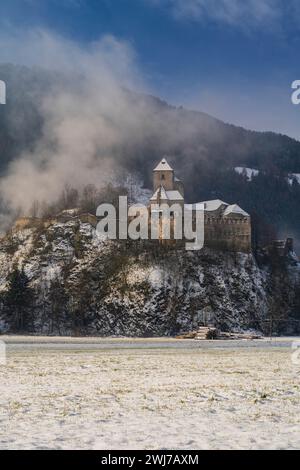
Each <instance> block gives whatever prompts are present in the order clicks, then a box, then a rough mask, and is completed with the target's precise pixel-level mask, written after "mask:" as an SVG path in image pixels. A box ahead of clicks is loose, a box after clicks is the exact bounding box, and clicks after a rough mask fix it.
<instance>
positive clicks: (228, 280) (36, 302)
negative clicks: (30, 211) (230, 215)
mask: <svg viewBox="0 0 300 470" xmlns="http://www.w3.org/2000/svg"><path fill="white" fill-rule="evenodd" d="M288 269H289V270H290V271H289V273H288V276H286V274H284V276H285V279H287V280H288V282H286V283H284V282H281V280H280V276H279V278H278V279H279V281H278V285H280V289H281V291H280V292H278V291H276V292H273V291H272V286H273V285H275V284H274V282H275V281H274V279H273V278H272V276H271V272H270V268H269V267H268V266H267V265H266V266H265V267H264V268H263V269H260V268H259V267H258V266H257V263H256V261H255V259H254V257H253V256H252V255H245V254H237V253H235V254H234V253H224V252H213V251H210V250H207V249H205V250H203V251H200V252H193V253H191V252H185V251H181V250H176V251H175V250H165V249H164V250H163V249H162V248H161V249H158V247H157V246H156V245H155V246H153V245H152V246H149V247H147V249H145V247H141V246H139V245H138V244H137V243H132V244H131V245H129V244H127V243H126V244H124V243H123V244H119V243H118V242H111V241H100V240H99V239H97V237H96V234H95V229H94V227H93V226H92V225H91V224H90V223H84V222H82V221H81V220H80V217H78V216H75V217H74V218H71V220H69V221H67V222H58V221H56V222H55V221H52V222H50V221H49V223H46V224H42V223H36V224H35V226H34V227H33V226H31V227H29V228H26V227H23V228H22V229H19V230H15V231H13V232H11V233H10V234H9V235H7V236H6V237H5V238H4V239H2V240H1V242H0V301H1V303H0V315H1V316H0V328H1V331H2V332H4V331H19V330H25V331H29V332H33V333H37V334H67V335H71V334H73V335H74V334H78V335H84V334H94V335H95V334H96V335H104V336H106V335H126V336H145V335H146V336H159V335H174V334H177V333H180V332H185V331H189V330H193V329H195V328H197V327H198V326H199V325H201V324H203V323H207V322H209V323H213V324H215V325H216V326H218V327H220V328H222V329H223V330H229V329H233V330H239V329H251V328H252V329H261V328H263V325H264V324H265V323H264V322H265V320H266V319H268V318H269V317H268V316H269V315H270V309H272V307H270V306H271V305H272V302H273V300H274V302H275V301H276V296H278V297H279V298H280V297H283V296H284V294H285V289H290V291H288V293H287V294H286V295H288V296H289V298H290V306H289V308H290V311H292V308H293V302H294V292H295V286H294V284H295V282H296V275H295V273H296V272H297V268H295V267H294V268H292V267H291V268H288ZM16 272H17V273H21V274H20V275H19V277H18V274H15V273H16ZM20 276H21V277H20ZM293 283H294V284H293ZM11 291H12V292H11ZM18 299H20V302H19V304H17V301H18ZM24 299H25V300H24ZM278 308H279V306H278ZM283 308H284V309H285V310H284V311H285V312H286V314H287V315H288V314H289V310H288V309H287V305H286V304H284V307H283ZM21 317H22V318H21Z"/></svg>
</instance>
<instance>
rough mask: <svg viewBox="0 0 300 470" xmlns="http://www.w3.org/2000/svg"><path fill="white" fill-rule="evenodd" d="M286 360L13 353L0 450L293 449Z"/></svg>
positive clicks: (150, 352) (299, 421)
mask: <svg viewBox="0 0 300 470" xmlns="http://www.w3.org/2000/svg"><path fill="white" fill-rule="evenodd" d="M195 343H196V342H194V344H195ZM140 344H142V342H140ZM215 344H216V345H217V343H215ZM157 345H158V346H159V343H158V344H157ZM291 354H292V350H291V348H290V347H276V343H274V346H273V347H270V345H269V347H265V346H264V342H262V343H261V345H260V346H259V345H258V346H256V347H251V348H248V347H236V346H232V347H231V348H230V347H229V348H226V349H224V348H220V347H214V348H206V347H205V345H204V344H203V343H201V344H200V343H199V347H198V348H193V349H189V348H182V347H180V348H178V349H176V348H173V349H168V348H165V349H163V348H160V347H158V348H154V349H140V348H139V346H138V344H137V346H136V348H135V349H107V350H105V349H102V350H99V349H98V350H96V349H95V350H93V349H85V348H84V347H83V346H82V348H81V347H80V341H79V342H78V343H77V345H76V348H75V347H74V349H64V350H63V349H60V348H59V347H58V348H57V349H48V348H47V346H45V347H44V348H39V349H37V348H35V347H32V348H31V349H22V347H19V348H16V349H14V348H12V349H9V350H8V358H7V364H6V366H0V384H1V390H0V392H1V393H0V448H1V449H8V448H13V449H16V448H17V449H45V448H46V449H71V448H78V449H167V448H172V449H221V448H222V449H223V448H225V449H231V448H235V449H258V448H260V449H270V448H276V449H277V448H278V449H295V448H298V449H299V448H300V413H299V409H300V381H299V372H300V365H296V364H293V362H292V360H291Z"/></svg>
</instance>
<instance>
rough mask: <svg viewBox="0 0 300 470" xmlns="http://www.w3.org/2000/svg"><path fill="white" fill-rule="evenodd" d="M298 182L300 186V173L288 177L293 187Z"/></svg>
mask: <svg viewBox="0 0 300 470" xmlns="http://www.w3.org/2000/svg"><path fill="white" fill-rule="evenodd" d="M294 181H296V182H297V183H298V184H300V173H291V174H290V175H289V177H288V183H289V184H290V185H292V184H293V183H294Z"/></svg>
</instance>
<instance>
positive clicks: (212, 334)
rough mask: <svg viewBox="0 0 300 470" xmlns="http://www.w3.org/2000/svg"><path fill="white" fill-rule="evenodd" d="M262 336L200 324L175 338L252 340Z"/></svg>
mask: <svg viewBox="0 0 300 470" xmlns="http://www.w3.org/2000/svg"><path fill="white" fill-rule="evenodd" d="M262 338H263V337H262V336H261V335H259V334H257V335H256V334H247V333H225V332H221V331H220V330H218V329H217V328H214V327H212V326H201V327H200V328H199V329H198V330H197V331H191V332H189V333H183V334H181V335H180V336H177V339H196V340H198V341H201V340H215V339H231V340H233V339H235V340H238V339H245V340H254V339H262Z"/></svg>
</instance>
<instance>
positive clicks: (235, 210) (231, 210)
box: [224, 204, 249, 217]
mask: <svg viewBox="0 0 300 470" xmlns="http://www.w3.org/2000/svg"><path fill="white" fill-rule="evenodd" d="M231 214H238V215H243V216H244V217H249V214H248V213H247V212H246V211H244V210H243V209H242V208H241V207H240V206H238V205H237V204H232V205H230V206H228V207H226V209H225V211H224V215H225V216H226V215H231Z"/></svg>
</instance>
